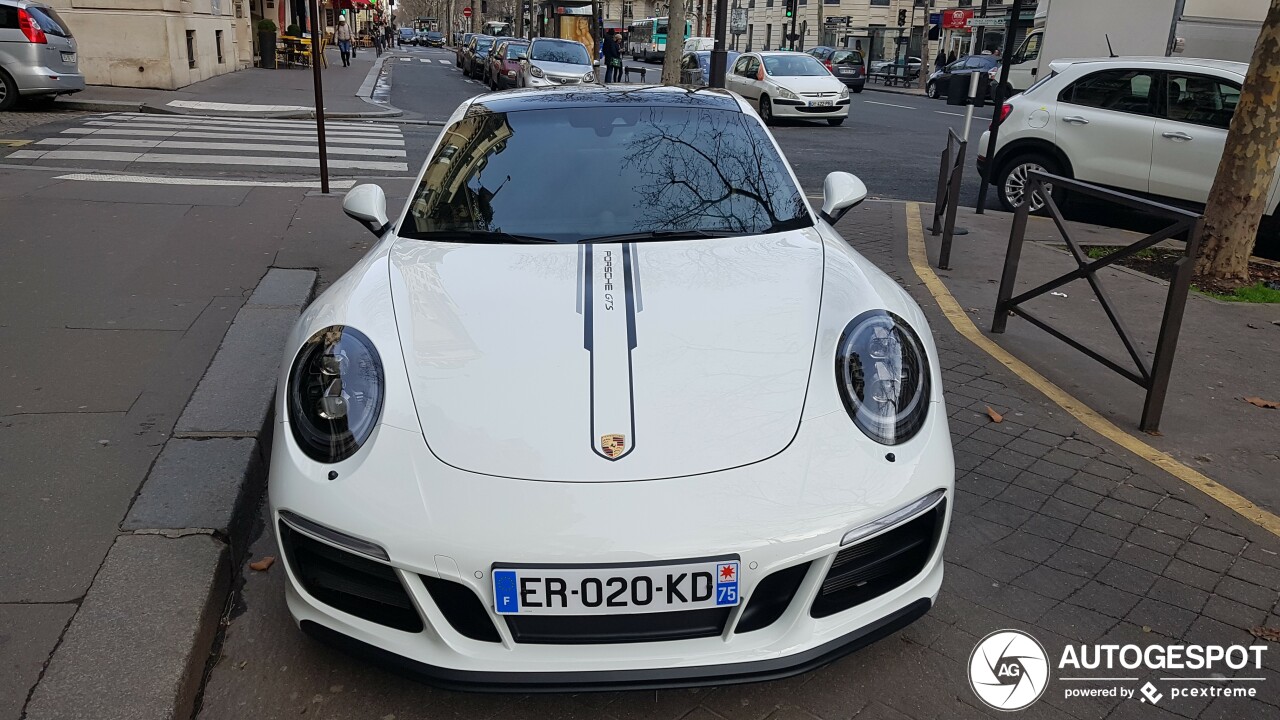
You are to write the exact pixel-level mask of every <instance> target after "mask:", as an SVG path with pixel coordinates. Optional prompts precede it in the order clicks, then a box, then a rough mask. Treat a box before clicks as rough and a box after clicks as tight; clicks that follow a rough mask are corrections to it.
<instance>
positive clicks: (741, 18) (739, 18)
mask: <svg viewBox="0 0 1280 720" xmlns="http://www.w3.org/2000/svg"><path fill="white" fill-rule="evenodd" d="M746 33H747V9H746V8H734V9H733V10H730V11H729V34H730V35H745V34H746Z"/></svg>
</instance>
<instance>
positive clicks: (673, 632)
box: [507, 607, 731, 645]
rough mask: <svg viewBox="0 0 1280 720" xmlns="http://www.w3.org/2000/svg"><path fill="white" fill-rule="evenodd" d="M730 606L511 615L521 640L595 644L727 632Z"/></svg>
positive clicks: (513, 630)
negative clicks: (598, 612)
mask: <svg viewBox="0 0 1280 720" xmlns="http://www.w3.org/2000/svg"><path fill="white" fill-rule="evenodd" d="M730 610H731V608H727V607H724V608H708V609H705V610H680V611H677V612H658V613H640V614H636V615H524V616H522V615H508V616H507V627H508V628H510V629H511V636H512V638H513V639H515V641H516V642H518V643H530V644H542V645H592V644H599V643H629V642H656V641H660V640H688V639H690V638H701V637H714V636H716V635H719V634H721V633H722V632H724V624H725V622H726V621H728V619H729V612H730Z"/></svg>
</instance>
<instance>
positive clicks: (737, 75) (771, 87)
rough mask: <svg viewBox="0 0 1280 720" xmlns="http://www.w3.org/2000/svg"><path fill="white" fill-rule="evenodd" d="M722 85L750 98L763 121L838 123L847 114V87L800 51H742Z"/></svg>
mask: <svg viewBox="0 0 1280 720" xmlns="http://www.w3.org/2000/svg"><path fill="white" fill-rule="evenodd" d="M725 85H726V87H728V89H730V90H732V91H734V92H736V93H738V94H739V95H741V96H742V97H744V98H747V99H748V100H752V101H754V102H755V103H756V107H758V108H759V111H760V118H761V119H762V120H764V121H765V123H771V122H773V120H774V118H784V117H785V118H803V119H805V120H820V119H825V120H826V121H827V123H828V124H830V125H840V124H841V123H843V122H844V121H845V118H847V117H849V88H848V87H846V86H845V84H844V83H843V82H841V81H839V80H837V79H836V78H835V76H833V75H832V74H831V71H829V70H827V69H826V68H825V67H823V65H822V63H820V62H818V60H817V58H815V57H813V56H812V55H806V54H805V53H802V52H788V51H774V52H751V53H744V54H743V55H741V56H739V57H738V60H737V61H736V62H735V63H734V64H733V69H732V70H731V71H730V72H729V73H728V75H726V76H725Z"/></svg>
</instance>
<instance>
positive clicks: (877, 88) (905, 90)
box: [862, 80, 925, 97]
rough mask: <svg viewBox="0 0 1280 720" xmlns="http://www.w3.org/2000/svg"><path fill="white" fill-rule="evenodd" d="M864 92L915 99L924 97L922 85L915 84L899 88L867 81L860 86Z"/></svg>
mask: <svg viewBox="0 0 1280 720" xmlns="http://www.w3.org/2000/svg"><path fill="white" fill-rule="evenodd" d="M862 87H863V89H864V90H870V91H872V92H882V93H893V94H894V95H915V96H916V97H925V94H924V85H921V84H916V85H913V86H911V87H899V86H897V85H885V84H883V83H876V82H871V81H870V80H868V81H867V84H866V85H863V86H862Z"/></svg>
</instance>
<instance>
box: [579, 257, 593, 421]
mask: <svg viewBox="0 0 1280 720" xmlns="http://www.w3.org/2000/svg"><path fill="white" fill-rule="evenodd" d="M586 249H587V251H586V252H585V253H583V254H582V274H583V278H584V280H583V294H582V298H583V300H582V317H583V320H584V322H583V327H585V328H586V332H585V334H584V336H583V338H582V347H584V348H586V349H587V352H591V345H592V342H593V338H592V333H593V332H594V328H593V327H592V322H591V321H592V317H591V304H592V300H591V297H592V295H591V293H592V289H591V246H590V245H587V246H586ZM594 369H595V365H594V364H593V365H592V371H593V374H594ZM591 387H592V389H593V390H594V389H595V384H594V383H592V385H591ZM594 407H595V404H594V403H592V408H594ZM594 426H595V423H594V422H593V423H592V427H594Z"/></svg>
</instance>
